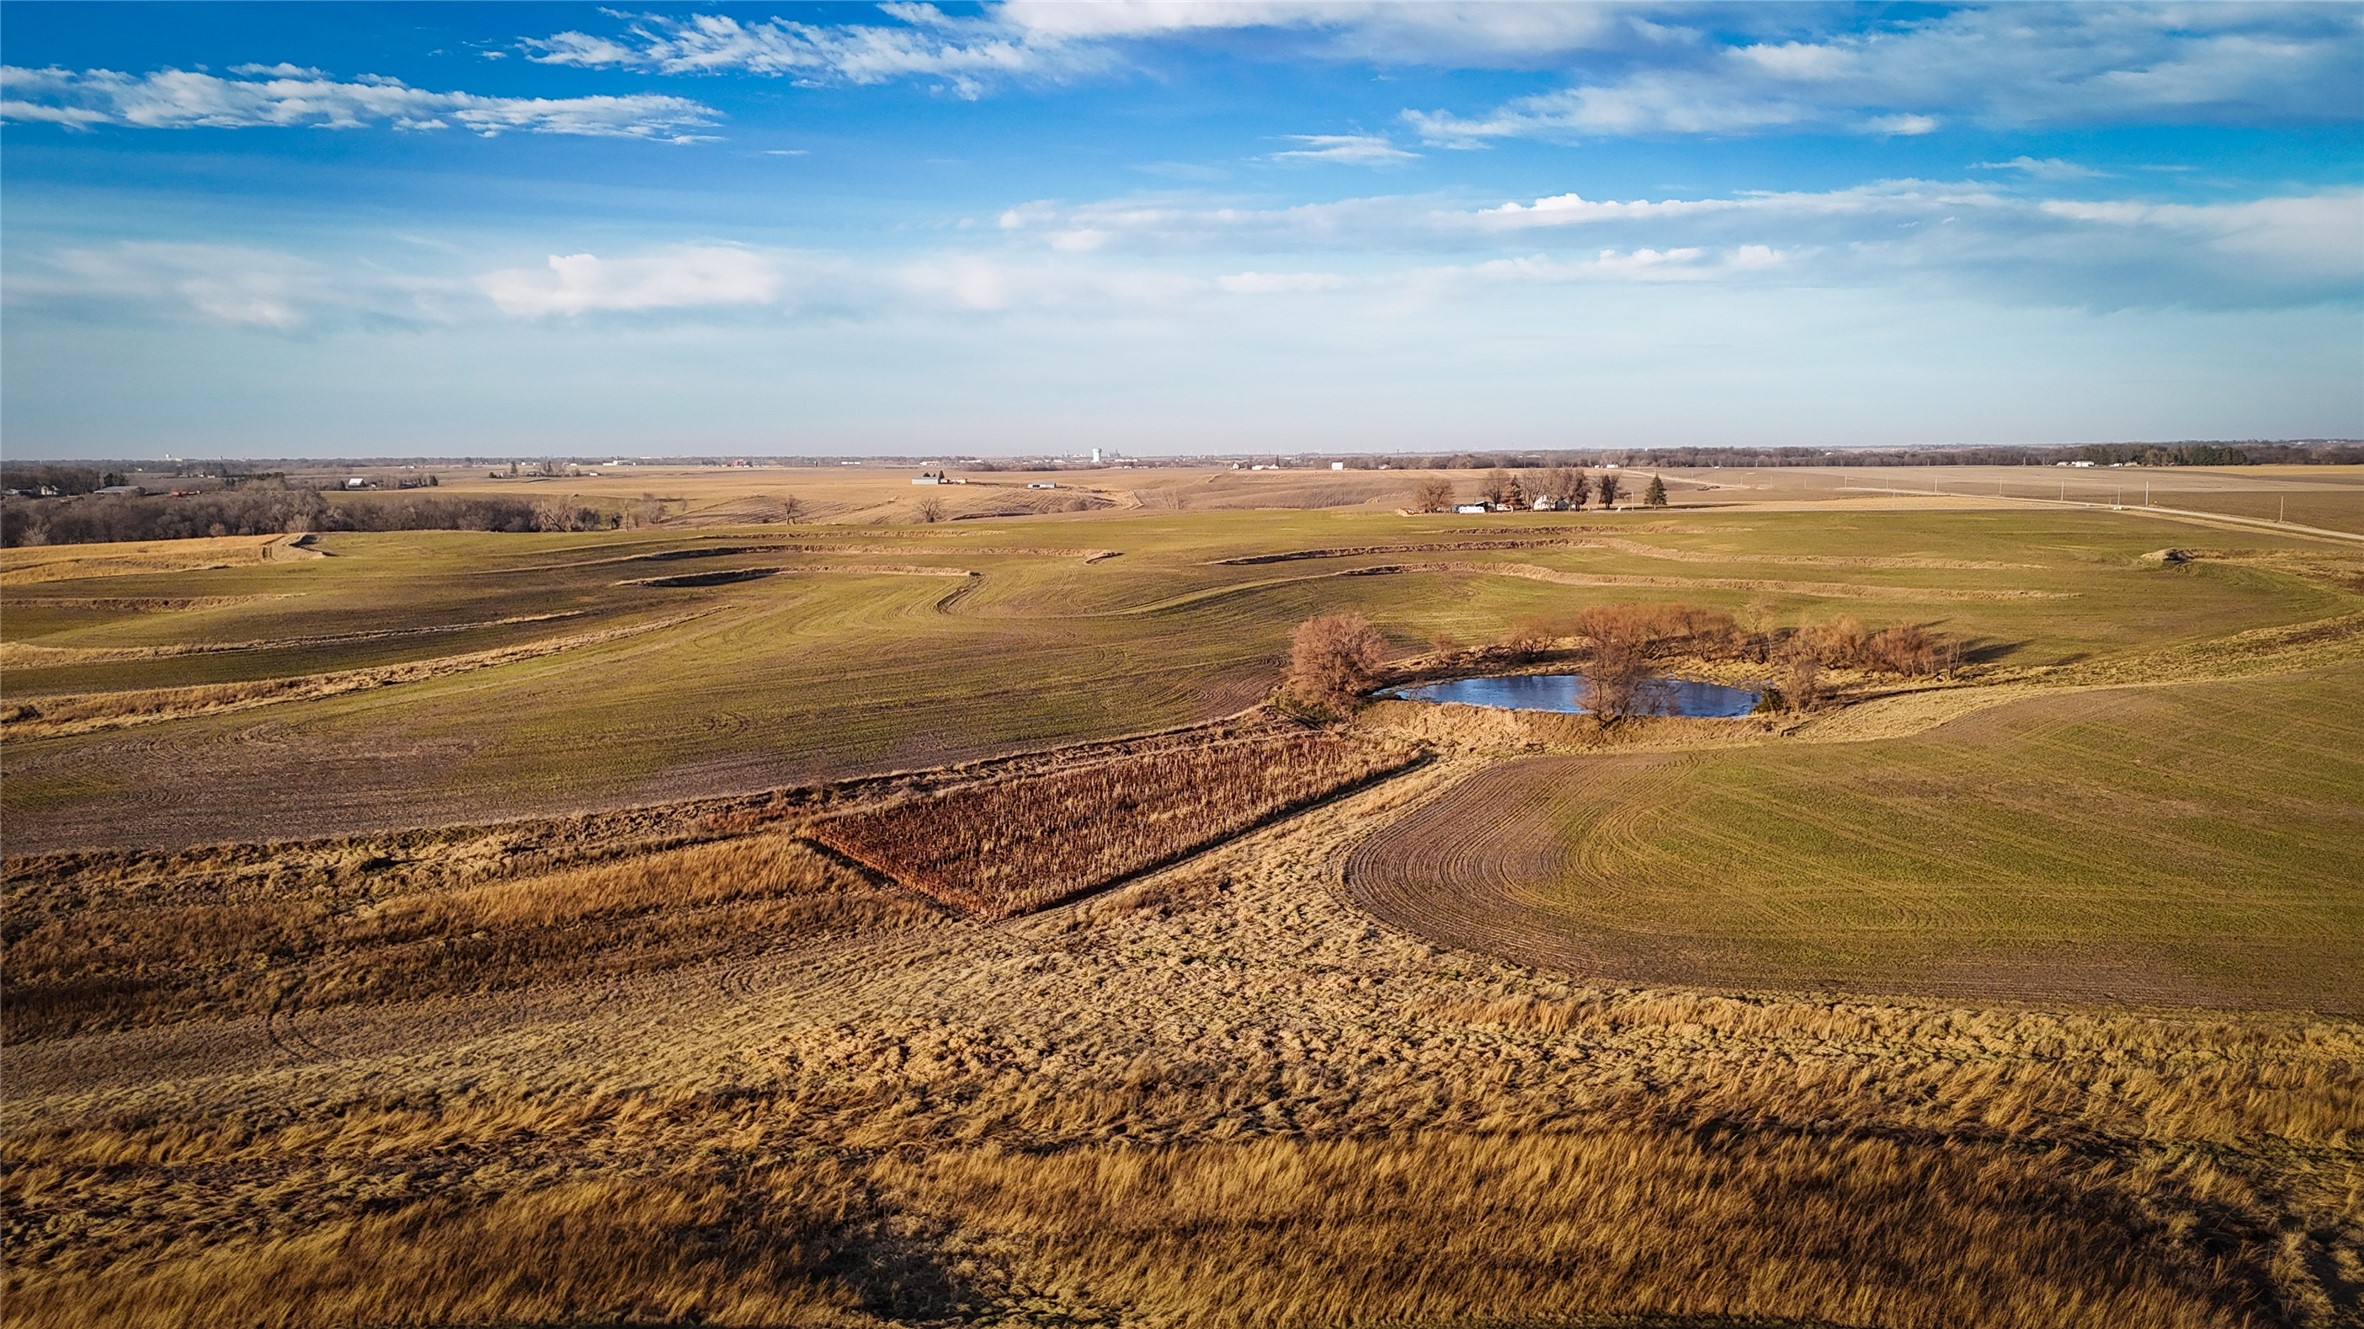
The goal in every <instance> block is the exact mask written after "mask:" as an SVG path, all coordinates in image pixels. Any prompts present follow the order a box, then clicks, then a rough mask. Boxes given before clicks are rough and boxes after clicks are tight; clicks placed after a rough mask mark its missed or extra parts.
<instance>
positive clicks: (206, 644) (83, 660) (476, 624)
mask: <svg viewBox="0 0 2364 1329" xmlns="http://www.w3.org/2000/svg"><path fill="white" fill-rule="evenodd" d="M590 613H591V611H590V610H588V609H561V610H558V611H556V612H554V613H548V614H512V615H510V616H509V617H507V618H487V619H478V620H475V621H473V622H468V623H437V624H434V625H432V626H429V627H420V628H373V629H371V630H369V631H367V632H332V633H325V634H322V635H320V636H314V637H270V638H262V639H258V640H254V641H188V642H174V643H171V644H168V645H164V646H44V645H42V644H41V643H39V642H29V641H0V665H5V666H7V667H10V668H16V669H33V668H39V667H41V666H44V665H62V664H112V663H118V662H121V661H126V660H165V659H175V658H178V657H180V656H185V655H236V654H239V653H242V652H248V651H294V650H305V649H309V648H311V647H315V646H352V645H360V644H364V643H368V642H378V641H400V640H402V639H404V638H406V637H432V636H438V635H441V634H443V633H447V632H468V631H472V630H475V629H479V628H508V627H517V626H519V625H521V624H525V623H555V622H559V621H562V620H565V619H570V618H584V617H588V616H589V615H590Z"/></svg>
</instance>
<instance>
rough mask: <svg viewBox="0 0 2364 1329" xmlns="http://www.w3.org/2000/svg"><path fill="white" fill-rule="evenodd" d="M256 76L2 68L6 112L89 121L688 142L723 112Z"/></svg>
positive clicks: (629, 101)
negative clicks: (455, 131) (373, 128)
mask: <svg viewBox="0 0 2364 1329" xmlns="http://www.w3.org/2000/svg"><path fill="white" fill-rule="evenodd" d="M233 72H237V73H241V74H244V75H248V77H241V78H222V77H219V76H217V75H214V74H209V73H205V72H203V71H200V70H185V69H163V70H158V71H156V72H155V73H152V74H147V75H143V76H139V77H133V76H131V75H128V74H120V73H116V72H115V71H113V70H107V69H91V70H84V71H81V72H79V73H77V72H75V71H73V70H68V69H57V68H49V69H22V68H18V67H15V66H8V67H5V68H0V119H8V120H28V121H46V122H49V123H53V124H63V125H70V126H74V127H78V128H90V127H93V126H98V125H123V126H130V127H134V128H141V129H191V128H199V127H203V128H211V129H246V128H255V127H262V126H275V127H282V128H285V127H295V126H312V127H317V128H324V129H358V128H361V127H363V126H366V125H373V124H389V125H392V126H393V127H395V128H397V129H406V130H433V129H448V128H451V127H453V126H454V125H457V126H459V127H461V128H464V129H467V130H470V131H472V132H474V133H477V134H480V135H483V136H484V137H487V138H491V137H493V136H495V135H498V134H502V133H506V132H517V133H528V134H574V135H585V136H589V137H594V138H640V139H662V140H667V141H670V142H676V143H684V142H692V141H695V140H697V139H698V138H700V137H701V136H700V135H696V134H693V133H690V132H688V131H690V130H693V129H697V128H702V127H705V126H708V125H711V124H713V123H714V121H715V119H716V114H715V112H714V111H713V110H712V109H711V108H709V107H706V106H704V105H701V104H700V103H697V102H694V101H688V100H685V99H683V98H680V97H664V96H655V95H648V94H639V95H633V96H624V97H562V98H538V97H480V96H477V95H476V94H474V93H467V92H430V91H427V90H426V89H423V88H413V87H411V86H409V85H407V84H405V83H403V82H402V81H401V80H400V79H392V78H382V77H379V76H376V75H363V76H362V77H361V78H359V79H356V80H353V81H351V82H338V81H336V80H333V79H330V78H328V77H326V76H325V75H322V74H321V73H320V72H319V71H318V70H313V69H304V68H300V67H297V66H294V65H270V66H263V65H241V66H238V68H237V70H236V71H233Z"/></svg>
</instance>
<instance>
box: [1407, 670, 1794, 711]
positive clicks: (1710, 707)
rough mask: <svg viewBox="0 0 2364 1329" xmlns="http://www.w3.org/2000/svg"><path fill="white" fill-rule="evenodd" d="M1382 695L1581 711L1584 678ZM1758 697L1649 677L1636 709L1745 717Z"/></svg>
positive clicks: (1472, 681) (1504, 680)
mask: <svg viewBox="0 0 2364 1329" xmlns="http://www.w3.org/2000/svg"><path fill="white" fill-rule="evenodd" d="M1386 695H1388V696H1390V697H1402V698H1404V699H1405V700H1407V701H1457V702H1460V703H1461V704H1462V705H1464V706H1494V707H1499V708H1501V709H1503V710H1510V711H1567V712H1571V713H1574V714H1582V713H1583V712H1584V676H1583V675H1582V674H1504V675H1501V676H1499V677H1494V678H1453V679H1447V680H1445V681H1444V682H1441V683H1421V684H1417V685H1414V686H1412V687H1404V688H1395V689H1392V690H1391V691H1389V692H1388V693H1387V694H1386ZM1757 699H1758V694H1757V693H1754V692H1750V691H1749V690H1748V689H1746V688H1728V687H1725V686H1723V685H1722V684H1720V683H1694V682H1692V681H1691V680H1690V679H1687V678H1653V679H1651V680H1650V681H1649V682H1648V683H1646V684H1644V685H1643V688H1642V697H1641V702H1640V705H1639V706H1638V707H1636V709H1638V710H1640V711H1642V712H1644V713H1645V714H1649V715H1698V716H1731V715H1746V714H1748V713H1749V712H1750V711H1753V710H1755V709H1756V705H1757Z"/></svg>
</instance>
